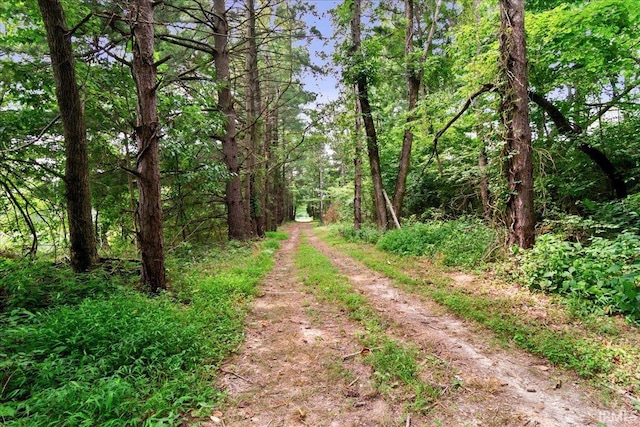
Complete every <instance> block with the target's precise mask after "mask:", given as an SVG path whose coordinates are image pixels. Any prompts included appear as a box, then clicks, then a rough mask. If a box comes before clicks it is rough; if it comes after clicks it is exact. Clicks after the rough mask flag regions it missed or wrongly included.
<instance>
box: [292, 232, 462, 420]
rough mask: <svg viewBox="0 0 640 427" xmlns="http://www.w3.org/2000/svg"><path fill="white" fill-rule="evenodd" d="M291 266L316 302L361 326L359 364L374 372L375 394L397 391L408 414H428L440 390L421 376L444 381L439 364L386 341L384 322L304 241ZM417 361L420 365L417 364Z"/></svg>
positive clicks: (303, 239) (405, 347) (400, 345)
mask: <svg viewBox="0 0 640 427" xmlns="http://www.w3.org/2000/svg"><path fill="white" fill-rule="evenodd" d="M295 262H296V265H297V267H298V269H299V272H300V273H299V274H300V277H301V280H302V281H303V283H304V285H305V286H306V287H307V288H308V289H309V290H310V291H311V292H312V293H313V295H314V296H315V297H316V298H317V299H318V300H320V301H324V302H327V303H329V304H332V305H336V306H338V307H340V308H341V309H343V310H345V312H346V313H347V314H348V316H349V318H351V319H353V320H355V321H357V322H359V323H360V324H361V325H362V326H363V328H364V329H363V332H362V334H361V335H360V336H359V337H358V338H359V340H360V342H361V344H362V345H363V347H364V350H363V352H362V354H363V355H364V358H363V360H364V361H365V362H366V363H368V364H370V365H371V366H372V368H373V369H374V378H375V384H376V387H377V388H378V390H380V392H382V393H384V394H387V395H390V394H391V392H392V390H397V389H400V390H402V391H403V392H404V394H405V398H406V399H408V400H409V401H410V403H409V404H408V406H407V409H408V410H413V411H419V412H428V410H429V409H430V408H432V407H433V404H434V403H435V402H436V401H437V400H438V398H439V397H440V396H441V393H442V388H441V387H440V386H439V385H437V384H436V385H434V384H431V383H429V382H427V381H424V380H422V379H421V372H422V371H425V370H429V371H431V372H430V374H431V375H432V376H434V375H435V377H448V375H449V373H448V372H447V373H445V367H443V366H442V362H441V361H440V360H437V359H433V358H429V357H427V356H426V355H425V354H423V353H422V352H421V351H419V350H418V349H416V348H415V347H411V346H407V345H405V344H402V343H400V342H398V341H396V340H394V339H392V338H390V337H388V336H387V335H386V333H385V331H386V329H387V327H388V325H387V324H386V322H385V321H384V320H383V319H382V318H380V316H378V314H377V313H376V311H375V310H374V309H373V308H372V307H371V305H370V304H369V303H368V301H367V299H366V298H365V297H363V296H362V295H361V294H359V293H358V292H356V291H355V290H354V289H353V287H352V286H351V284H350V282H349V279H347V278H346V277H344V276H342V275H340V274H339V272H338V270H337V269H336V268H335V267H334V266H333V265H332V264H331V261H330V260H329V259H327V258H326V257H325V256H324V255H322V254H321V253H319V252H318V251H317V250H315V249H314V248H313V247H311V246H310V245H309V244H308V240H307V239H306V237H302V238H301V245H300V249H299V251H298V253H297V254H296V260H295ZM420 358H422V359H423V362H422V363H419V362H418V360H419V359H420ZM438 372H439V375H437V373H438ZM447 379H448V378H447Z"/></svg>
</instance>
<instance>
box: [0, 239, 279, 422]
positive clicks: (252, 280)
mask: <svg viewBox="0 0 640 427" xmlns="http://www.w3.org/2000/svg"><path fill="white" fill-rule="evenodd" d="M227 249H228V250H225V251H219V252H212V253H210V254H208V255H206V256H203V254H202V253H198V251H197V250H186V249H185V250H183V252H182V253H181V258H174V259H172V260H170V262H169V263H168V265H169V266H170V269H171V270H170V275H171V277H172V279H173V283H174V292H173V293H166V294H163V295H161V296H159V297H155V298H149V297H147V296H144V295H141V294H139V293H137V292H134V291H131V290H126V289H125V288H124V287H123V286H120V285H119V283H118V280H116V279H113V278H111V277H109V276H108V275H107V274H104V273H103V274H102V275H99V274H98V273H97V272H96V273H92V274H95V275H96V276H98V277H99V278H100V280H101V282H100V283H101V284H102V285H103V286H104V289H105V290H109V292H102V293H97V292H93V293H92V292H87V291H86V289H85V287H86V285H85V282H84V281H82V280H79V279H68V280H67V281H66V282H64V286H61V285H55V286H49V287H47V282H48V281H52V282H55V281H57V280H58V281H59V280H60V276H62V275H61V274H60V273H59V272H58V271H57V270H56V269H55V268H54V267H49V269H50V270H53V273H52V272H51V271H46V269H45V274H42V273H41V274H39V275H38V274H36V272H38V268H40V267H41V266H43V264H33V265H32V266H31V267H30V268H28V269H25V268H22V264H20V263H14V262H7V261H4V262H3V263H2V264H1V265H2V267H1V268H2V272H3V275H4V274H7V275H8V276H9V277H14V278H17V279H19V281H20V283H22V285H21V286H24V284H25V283H27V282H28V279H27V277H29V274H22V272H21V271H20V270H27V271H29V272H30V276H31V277H33V278H36V279H37V280H35V281H34V284H31V285H30V286H31V287H34V286H36V285H39V286H45V287H46V288H47V289H50V290H49V292H48V294H54V293H55V294H56V295H58V298H48V299H47V301H48V304H47V305H46V306H43V305H42V304H40V303H39V302H38V301H37V300H36V299H34V296H33V293H31V294H29V293H25V294H27V295H28V297H21V298H15V297H13V295H14V293H15V289H14V288H10V289H9V288H6V287H4V288H2V289H3V293H4V292H12V293H11V294H10V295H9V296H10V298H8V301H10V303H11V308H12V309H11V310H10V311H6V312H5V313H3V314H2V315H0V348H1V349H2V350H1V351H0V352H1V353H2V354H1V356H2V357H0V384H1V385H2V394H0V416H2V417H3V418H2V419H3V422H4V424H3V425H6V426H27V425H28V426H45V425H53V424H55V425H60V426H78V425H87V426H88V425H113V426H130V425H148V426H151V425H179V424H180V423H181V420H180V418H181V415H182V414H183V413H184V412H191V413H194V414H201V415H206V412H207V411H208V410H210V408H211V407H212V406H213V405H215V404H216V402H218V401H219V399H220V397H221V392H220V391H218V390H216V389H215V388H213V387H212V386H211V383H212V381H213V377H214V373H215V368H216V366H218V365H219V363H220V362H221V361H222V359H223V358H224V357H225V356H227V355H228V354H229V352H231V351H233V350H234V349H235V348H237V346H238V345H239V343H240V342H241V341H242V337H243V335H242V329H243V317H244V309H243V306H244V303H245V302H246V301H247V299H248V298H250V297H251V296H252V295H253V294H254V293H255V291H256V289H255V286H256V283H257V281H258V280H259V279H260V277H261V276H262V275H263V274H264V273H265V272H266V271H268V270H269V269H270V268H271V266H272V264H273V260H272V254H273V251H271V250H262V251H254V250H253V248H250V247H242V248H227ZM195 255H197V256H198V258H197V259H196V256H195ZM247 266H248V267H247ZM54 273H55V274H54ZM68 276H69V277H73V275H71V274H68ZM96 280H98V279H96ZM111 280H114V281H115V283H110V281H111ZM87 281H89V282H90V281H91V280H89V279H87ZM96 287H97V285H94V286H93V287H91V288H89V289H95V288H96ZM19 290H20V289H19ZM54 290H55V292H54ZM107 293H108V294H109V295H107ZM20 295H22V294H20ZM33 304H35V305H36V306H37V307H40V308H39V310H40V311H34V307H33V306H32V305H33Z"/></svg>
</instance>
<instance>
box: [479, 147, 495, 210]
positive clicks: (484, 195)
mask: <svg viewBox="0 0 640 427" xmlns="http://www.w3.org/2000/svg"><path fill="white" fill-rule="evenodd" d="M487 164H488V161H487V150H486V148H485V146H484V145H482V148H481V149H480V156H479V157H478V170H479V172H480V198H481V200H482V212H483V214H484V219H485V221H491V220H492V218H491V193H490V192H489V176H488V175H487Z"/></svg>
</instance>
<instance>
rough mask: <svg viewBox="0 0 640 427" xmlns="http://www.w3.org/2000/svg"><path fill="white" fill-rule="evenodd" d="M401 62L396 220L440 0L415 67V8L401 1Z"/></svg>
mask: <svg viewBox="0 0 640 427" xmlns="http://www.w3.org/2000/svg"><path fill="white" fill-rule="evenodd" d="M404 5H405V6H404V8H405V19H406V29H405V48H404V49H405V50H404V54H405V61H406V71H405V72H406V81H407V100H408V106H407V110H408V113H407V122H406V127H405V130H404V133H403V136H402V148H401V150H400V159H399V162H398V175H397V177H396V187H395V190H394V192H393V210H394V211H395V213H396V215H398V217H400V216H401V215H402V204H403V200H404V194H405V191H406V188H407V176H408V175H409V168H410V166H411V148H412V145H413V129H412V127H413V126H414V122H415V121H416V119H417V115H416V113H415V109H416V107H417V105H418V96H419V94H420V88H421V86H422V79H423V77H424V68H423V65H422V64H424V62H425V61H426V59H427V56H428V55H429V51H430V49H431V43H432V41H433V35H434V33H435V29H436V23H437V21H438V15H439V14H440V8H441V6H442V0H437V3H436V6H435V12H434V14H433V18H432V20H431V27H430V30H429V35H428V36H427V40H426V42H425V45H424V50H423V52H422V55H420V63H419V64H416V61H415V58H414V56H415V54H414V51H415V49H414V43H415V40H414V38H415V37H414V26H415V22H416V19H415V7H414V6H415V5H414V0H405V2H404Z"/></svg>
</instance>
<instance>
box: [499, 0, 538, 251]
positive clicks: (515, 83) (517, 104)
mask: <svg viewBox="0 0 640 427" xmlns="http://www.w3.org/2000/svg"><path fill="white" fill-rule="evenodd" d="M500 22H501V25H500V62H501V66H502V69H503V72H504V74H505V77H504V90H503V91H502V92H503V98H502V102H501V105H500V113H501V116H502V122H503V125H504V129H505V142H506V145H505V155H506V169H507V182H508V186H509V197H508V199H507V215H508V218H509V243H510V244H517V245H518V246H520V247H521V248H523V249H528V248H530V247H532V246H533V244H534V241H535V233H534V225H535V224H534V215H533V163H532V147H531V128H530V125H529V108H528V104H527V101H528V89H527V54H526V43H525V31H524V1H523V0H500Z"/></svg>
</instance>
